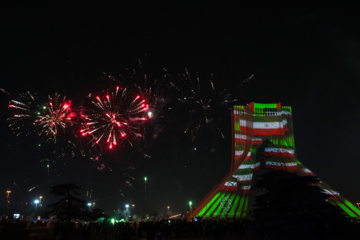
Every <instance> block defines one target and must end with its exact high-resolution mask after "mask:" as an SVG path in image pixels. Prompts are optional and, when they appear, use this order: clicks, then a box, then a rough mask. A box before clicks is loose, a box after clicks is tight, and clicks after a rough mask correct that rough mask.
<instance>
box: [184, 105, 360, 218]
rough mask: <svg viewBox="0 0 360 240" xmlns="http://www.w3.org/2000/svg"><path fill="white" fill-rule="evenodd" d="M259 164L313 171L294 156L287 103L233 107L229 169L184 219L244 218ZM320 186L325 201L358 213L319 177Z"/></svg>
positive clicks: (306, 172) (304, 172)
mask: <svg viewBox="0 0 360 240" xmlns="http://www.w3.org/2000/svg"><path fill="white" fill-rule="evenodd" d="M260 168H265V169H280V170H285V171H294V172H298V174H300V175H315V174H314V173H313V172H311V171H310V170H309V169H308V168H306V167H305V166H304V165H303V164H302V163H301V162H299V161H298V160H297V158H296V156H295V143H294V133H293V124H292V110H291V107H290V106H281V103H270V104H262V103H254V102H252V103H249V104H247V105H241V106H234V108H233V110H232V160H231V169H230V172H229V173H228V175H226V176H225V177H224V178H223V179H222V180H221V181H220V182H219V183H218V184H217V185H216V186H215V187H214V188H213V189H212V190H211V191H210V192H209V193H208V194H207V195H206V196H205V198H203V199H202V200H201V201H200V202H199V203H198V204H197V205H196V206H195V208H193V210H192V211H191V212H190V213H189V214H188V215H187V219H191V218H193V217H203V218H244V217H246V215H247V209H248V204H249V193H250V190H251V186H252V180H253V175H254V172H256V171H257V170H259V169H260ZM319 187H320V188H321V189H322V190H323V192H324V193H326V194H327V195H328V201H330V202H331V203H332V204H334V205H336V206H338V207H339V208H341V209H342V210H343V211H344V213H345V214H347V215H348V216H350V217H360V210H359V209H358V208H357V207H355V206H354V205H353V204H352V203H351V202H349V201H348V200H346V199H345V198H343V197H342V196H340V194H339V193H338V192H336V191H334V190H333V189H331V188H330V187H329V186H328V185H327V184H325V183H324V182H322V181H321V183H320V184H319Z"/></svg>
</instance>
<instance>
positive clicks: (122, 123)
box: [80, 86, 149, 149]
mask: <svg viewBox="0 0 360 240" xmlns="http://www.w3.org/2000/svg"><path fill="white" fill-rule="evenodd" d="M148 109H149V107H148V105H147V103H146V100H145V99H142V98H141V97H140V95H136V96H133V95H132V94H131V93H130V92H129V91H128V89H127V88H120V87H119V86H117V87H116V89H115V91H114V92H111V93H106V94H104V95H101V96H96V97H95V99H93V100H91V106H89V107H85V108H83V110H82V112H81V117H82V119H83V120H84V124H83V128H82V129H81V130H80V133H81V135H82V136H92V138H91V141H92V145H93V146H94V145H95V144H99V143H105V144H106V145H107V147H108V148H109V149H113V148H114V147H115V146H116V145H118V144H120V143H122V142H123V141H124V140H126V139H127V140H128V142H129V143H130V145H132V143H131V139H134V138H137V137H142V134H141V131H139V128H140V126H141V125H142V124H143V122H144V121H146V120H147V117H146V113H147V111H148Z"/></svg>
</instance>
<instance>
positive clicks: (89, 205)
mask: <svg viewBox="0 0 360 240" xmlns="http://www.w3.org/2000/svg"><path fill="white" fill-rule="evenodd" d="M87 205H88V207H89V212H90V207H91V206H92V203H91V202H89V203H88V204H87Z"/></svg>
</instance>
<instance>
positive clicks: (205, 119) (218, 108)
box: [170, 69, 237, 142]
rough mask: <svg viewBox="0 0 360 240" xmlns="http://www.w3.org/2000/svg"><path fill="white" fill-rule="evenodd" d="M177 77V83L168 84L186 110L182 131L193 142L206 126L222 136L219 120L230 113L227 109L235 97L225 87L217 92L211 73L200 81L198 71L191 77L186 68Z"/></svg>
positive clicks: (234, 100)
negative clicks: (185, 123) (185, 121)
mask: <svg viewBox="0 0 360 240" xmlns="http://www.w3.org/2000/svg"><path fill="white" fill-rule="evenodd" d="M178 77H179V79H178V80H179V83H178V84H177V83H174V82H171V83H170V85H171V86H172V88H173V89H175V91H176V93H177V95H178V102H180V103H182V104H183V106H184V107H185V109H186V110H185V111H186V112H187V113H186V114H184V116H185V117H186V118H187V119H188V120H187V122H188V123H187V126H186V128H185V130H184V133H186V134H187V133H190V134H191V139H192V142H195V140H196V137H197V135H198V133H199V131H200V130H201V129H202V128H205V127H206V128H211V129H212V131H211V132H217V133H218V135H219V136H221V138H224V133H223V130H222V129H221V122H220V120H221V119H223V118H224V116H226V115H227V114H229V113H230V112H229V111H228V110H229V109H230V108H231V107H232V105H233V104H234V103H236V102H237V99H233V98H231V94H230V93H229V92H227V90H226V89H223V90H221V91H219V92H218V91H217V90H216V88H215V84H214V81H213V74H211V75H210V79H209V81H208V82H204V81H200V77H199V74H198V73H196V77H195V79H193V78H192V76H191V75H190V73H189V72H188V70H187V69H185V73H183V74H179V76H178ZM207 132H208V131H207Z"/></svg>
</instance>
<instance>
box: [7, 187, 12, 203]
mask: <svg viewBox="0 0 360 240" xmlns="http://www.w3.org/2000/svg"><path fill="white" fill-rule="evenodd" d="M6 193H7V195H6V200H7V203H8V204H9V203H10V200H9V198H10V193H11V191H10V190H6Z"/></svg>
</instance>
